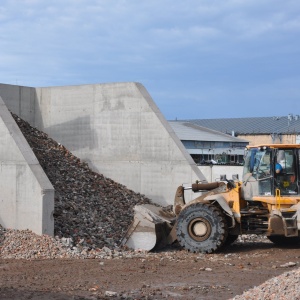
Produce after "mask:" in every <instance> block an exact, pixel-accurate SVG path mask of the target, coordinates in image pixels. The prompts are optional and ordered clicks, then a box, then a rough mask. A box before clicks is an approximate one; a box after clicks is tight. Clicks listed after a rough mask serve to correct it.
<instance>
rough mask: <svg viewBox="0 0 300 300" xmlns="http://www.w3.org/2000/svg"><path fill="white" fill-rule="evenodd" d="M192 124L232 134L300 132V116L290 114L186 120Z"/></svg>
mask: <svg viewBox="0 0 300 300" xmlns="http://www.w3.org/2000/svg"><path fill="white" fill-rule="evenodd" d="M185 122H190V123H191V124H195V125H199V126H204V127H207V128H210V129H213V130H216V131H220V132H223V133H226V134H230V135H232V132H234V133H235V135H241V134H243V135H254V134H255V135H257V134H300V117H299V116H298V115H295V116H293V115H289V116H283V117H255V118H232V119H229V118H228V119H194V120H185Z"/></svg>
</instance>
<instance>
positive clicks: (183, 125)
mask: <svg viewBox="0 0 300 300" xmlns="http://www.w3.org/2000/svg"><path fill="white" fill-rule="evenodd" d="M169 124H170V125H171V127H172V128H173V130H174V132H175V133H176V135H177V136H178V138H179V139H180V140H181V141H215V142H235V143H243V142H247V143H248V141H246V140H243V139H240V138H237V137H234V136H230V135H228V134H224V133H222V132H218V131H216V130H212V129H209V128H206V127H202V126H199V125H197V124H193V123H191V122H186V121H169Z"/></svg>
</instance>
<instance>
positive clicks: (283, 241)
mask: <svg viewBox="0 0 300 300" xmlns="http://www.w3.org/2000/svg"><path fill="white" fill-rule="evenodd" d="M267 238H268V239H269V240H270V241H271V242H272V243H274V244H276V245H279V246H293V245H298V244H299V243H300V238H299V237H298V236H293V237H286V236H282V235H270V236H268V237H267Z"/></svg>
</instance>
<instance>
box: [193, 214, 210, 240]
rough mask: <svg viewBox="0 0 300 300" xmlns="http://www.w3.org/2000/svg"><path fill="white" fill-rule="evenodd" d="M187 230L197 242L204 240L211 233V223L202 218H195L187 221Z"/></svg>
mask: <svg viewBox="0 0 300 300" xmlns="http://www.w3.org/2000/svg"><path fill="white" fill-rule="evenodd" d="M188 232H189V235H190V237H191V238H192V239H194V240H195V241H197V242H202V241H205V240H206V239H207V238H208V237H209V236H210V234H211V225H210V223H209V222H208V221H207V220H206V219H204V218H196V219H194V220H192V221H191V222H190V223H189V226H188Z"/></svg>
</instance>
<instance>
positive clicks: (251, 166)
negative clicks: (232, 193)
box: [243, 145, 300, 200]
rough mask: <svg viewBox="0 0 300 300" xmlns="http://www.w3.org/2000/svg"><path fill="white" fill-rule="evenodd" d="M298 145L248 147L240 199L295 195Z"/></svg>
mask: <svg viewBox="0 0 300 300" xmlns="http://www.w3.org/2000/svg"><path fill="white" fill-rule="evenodd" d="M299 154H300V145H297V147H296V146H295V145H278V146H275V145H270V146H259V147H249V148H248V149H247V151H246V155H245V164H244V172H243V182H244V184H243V198H244V199H245V200H252V197H254V196H275V195H276V190H277V189H279V191H280V194H281V195H286V196H294V195H298V194H300V190H299V165H300V161H299V157H300V155H299Z"/></svg>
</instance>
